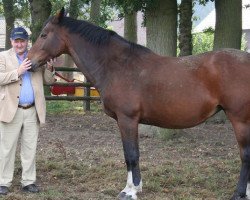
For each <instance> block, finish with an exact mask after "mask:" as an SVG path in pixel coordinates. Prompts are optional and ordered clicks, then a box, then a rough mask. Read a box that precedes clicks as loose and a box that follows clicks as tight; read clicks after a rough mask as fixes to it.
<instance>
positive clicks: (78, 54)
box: [69, 46, 104, 85]
mask: <svg viewBox="0 0 250 200" xmlns="http://www.w3.org/2000/svg"><path fill="white" fill-rule="evenodd" d="M69 51H70V52H69V53H70V55H71V56H72V58H73V60H74V62H75V64H76V66H77V67H78V68H79V70H80V71H81V72H83V74H84V76H85V77H86V78H87V80H89V81H90V82H91V83H92V84H94V85H101V84H102V83H101V81H102V79H101V78H102V77H103V72H104V69H103V66H102V65H101V64H100V62H98V61H99V60H100V61H101V60H102V58H101V56H102V55H100V56H98V51H97V49H95V48H88V47H84V46H83V47H82V48H79V47H78V48H74V47H73V48H71V49H70V50H69Z"/></svg>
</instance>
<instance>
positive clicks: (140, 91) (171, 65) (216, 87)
mask: <svg viewBox="0 0 250 200" xmlns="http://www.w3.org/2000/svg"><path fill="white" fill-rule="evenodd" d="M61 54H69V55H71V56H72V58H73V60H74V62H75V63H76V65H77V67H78V68H79V69H80V70H81V71H82V72H83V74H84V75H85V76H86V78H87V79H88V80H89V81H90V82H91V83H92V84H93V86H94V87H95V88H97V89H98V91H99V93H100V96H101V100H102V103H103V108H104V111H105V113H106V114H107V115H108V116H110V117H112V118H114V119H115V120H116V121H117V124H118V126H119V130H120V132H121V138H122V144H123V150H124V157H125V162H126V166H127V172H128V175H127V183H126V187H125V188H124V189H123V190H122V191H121V192H120V194H119V196H118V197H119V199H122V200H125V199H134V200H135V199H137V193H138V192H140V191H141V190H142V179H141V174H140V168H139V145H138V124H139V123H142V124H149V125H155V126H159V127H163V128H174V129H177V128H181V129H182V128H188V127H193V126H196V125H198V124H200V123H202V122H204V121H205V120H206V119H208V118H209V117H211V116H213V115H214V114H215V113H217V112H218V111H220V110H223V111H224V112H225V113H226V115H227V117H228V119H229V120H230V121H231V123H232V126H233V128H234V132H235V135H236V139H237V142H238V145H239V149H240V157H241V161H242V165H241V171H240V175H239V181H238V185H237V188H236V191H235V193H234V195H233V197H232V199H234V200H236V199H237V200H238V199H247V195H246V191H247V185H248V183H249V181H250V54H248V53H247V52H243V51H240V50H234V49H224V50H218V51H213V52H206V53H203V54H200V55H193V56H186V57H164V56H160V55H157V54H155V53H154V52H152V51H151V50H149V49H148V48H146V47H143V46H140V45H137V44H134V43H131V42H129V41H127V40H125V39H124V38H122V37H121V36H119V35H118V34H116V33H115V32H114V31H110V30H105V29H103V28H101V27H98V26H95V25H93V24H91V23H89V22H86V21H82V20H76V19H72V18H70V17H66V16H65V11H64V8H62V9H61V11H60V12H58V13H57V14H56V15H55V16H51V17H50V18H49V19H48V20H47V22H46V24H45V26H44V27H43V29H42V31H41V34H40V36H39V37H38V38H37V40H36V42H35V43H34V45H33V46H32V48H31V49H30V51H29V53H28V58H29V59H30V60H31V63H32V68H31V69H32V70H36V68H38V67H41V66H42V65H44V64H45V63H46V61H48V60H50V59H51V58H55V57H57V56H59V55H61Z"/></svg>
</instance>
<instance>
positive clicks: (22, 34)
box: [10, 27, 29, 40]
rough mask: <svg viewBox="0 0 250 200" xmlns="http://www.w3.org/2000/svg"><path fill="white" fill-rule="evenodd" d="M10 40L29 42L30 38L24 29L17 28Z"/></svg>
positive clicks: (12, 32)
mask: <svg viewBox="0 0 250 200" xmlns="http://www.w3.org/2000/svg"><path fill="white" fill-rule="evenodd" d="M10 38H11V39H12V40H16V39H23V40H27V39H28V38H29V35H28V33H27V31H26V30H25V29H24V28H23V27H17V28H14V29H13V30H12V31H11V35H10Z"/></svg>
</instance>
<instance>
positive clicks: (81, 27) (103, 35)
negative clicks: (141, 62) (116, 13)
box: [59, 17, 151, 52]
mask: <svg viewBox="0 0 250 200" xmlns="http://www.w3.org/2000/svg"><path fill="white" fill-rule="evenodd" d="M59 26H64V27H66V28H67V29H68V30H69V32H70V33H78V34H80V36H81V37H84V39H86V40H87V41H89V42H90V43H91V44H93V45H98V46H100V45H105V44H108V43H109V42H110V39H111V38H112V37H115V38H117V39H119V40H120V41H123V42H125V43H127V44H128V45H129V47H130V49H131V50H142V51H144V52H151V50H150V49H148V48H146V47H144V46H142V45H139V44H135V43H133V42H130V41H127V40H126V39H124V38H123V37H121V36H120V35H118V34H117V33H116V32H114V31H112V30H107V29H104V28H102V27H99V26H96V25H94V24H92V23H89V22H86V21H84V20H76V19H73V18H71V17H64V18H63V19H62V20H61V21H60V23H59Z"/></svg>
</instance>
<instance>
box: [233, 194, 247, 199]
mask: <svg viewBox="0 0 250 200" xmlns="http://www.w3.org/2000/svg"><path fill="white" fill-rule="evenodd" d="M230 200H249V198H247V197H241V196H240V195H239V194H234V195H233V197H232V198H231V199H230Z"/></svg>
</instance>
